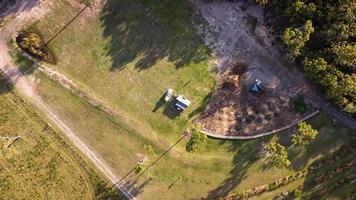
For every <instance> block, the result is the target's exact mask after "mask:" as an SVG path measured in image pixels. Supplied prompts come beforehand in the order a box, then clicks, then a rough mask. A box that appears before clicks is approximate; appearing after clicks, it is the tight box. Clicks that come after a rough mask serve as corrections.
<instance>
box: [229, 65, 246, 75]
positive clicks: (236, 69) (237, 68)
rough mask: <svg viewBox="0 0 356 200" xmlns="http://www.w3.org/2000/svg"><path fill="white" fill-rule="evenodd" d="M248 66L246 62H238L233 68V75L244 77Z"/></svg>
mask: <svg viewBox="0 0 356 200" xmlns="http://www.w3.org/2000/svg"><path fill="white" fill-rule="evenodd" d="M247 68H248V65H247V64H246V63H245V62H236V64H235V66H234V67H233V68H232V73H234V74H236V75H242V74H244V73H245V72H246V71H247Z"/></svg>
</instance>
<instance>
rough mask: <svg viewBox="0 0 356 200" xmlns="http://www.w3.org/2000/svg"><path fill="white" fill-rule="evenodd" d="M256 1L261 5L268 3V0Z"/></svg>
mask: <svg viewBox="0 0 356 200" xmlns="http://www.w3.org/2000/svg"><path fill="white" fill-rule="evenodd" d="M256 3H258V4H260V5H261V6H265V5H267V4H268V0H256Z"/></svg>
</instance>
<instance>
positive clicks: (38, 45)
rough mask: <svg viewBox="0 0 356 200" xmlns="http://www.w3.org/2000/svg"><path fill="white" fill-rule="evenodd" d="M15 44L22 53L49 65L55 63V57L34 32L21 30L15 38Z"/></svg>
mask: <svg viewBox="0 0 356 200" xmlns="http://www.w3.org/2000/svg"><path fill="white" fill-rule="evenodd" d="M16 43H17V45H18V46H19V47H20V48H21V49H22V50H23V51H25V52H26V53H28V54H30V55H31V56H33V57H35V58H37V59H39V60H43V61H46V62H48V63H51V64H56V63H57V61H56V58H55V56H54V55H53V53H52V52H51V51H50V50H49V48H48V47H47V46H46V43H45V41H44V39H43V37H42V36H41V34H39V33H38V32H37V31H35V30H32V29H26V30H22V31H21V32H20V33H19V34H18V35H17V37H16Z"/></svg>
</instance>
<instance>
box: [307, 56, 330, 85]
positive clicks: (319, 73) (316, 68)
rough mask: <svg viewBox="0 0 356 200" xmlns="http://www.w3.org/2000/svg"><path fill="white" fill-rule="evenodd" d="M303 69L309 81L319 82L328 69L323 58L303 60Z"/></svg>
mask: <svg viewBox="0 0 356 200" xmlns="http://www.w3.org/2000/svg"><path fill="white" fill-rule="evenodd" d="M303 67H304V71H305V72H306V74H307V76H308V77H309V78H310V79H313V80H316V81H320V80H321V79H322V78H323V76H324V72H325V71H327V69H328V63H327V62H326V61H325V60H324V58H315V59H309V58H307V57H306V58H304V60H303Z"/></svg>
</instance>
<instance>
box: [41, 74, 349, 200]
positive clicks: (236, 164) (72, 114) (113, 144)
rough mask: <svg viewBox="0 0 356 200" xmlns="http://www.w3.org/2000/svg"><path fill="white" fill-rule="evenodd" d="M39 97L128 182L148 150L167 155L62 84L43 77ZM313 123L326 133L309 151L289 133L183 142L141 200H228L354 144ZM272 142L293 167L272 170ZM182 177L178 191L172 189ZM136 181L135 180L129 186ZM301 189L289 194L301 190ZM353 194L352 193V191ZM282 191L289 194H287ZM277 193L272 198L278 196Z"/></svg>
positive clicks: (326, 124) (338, 130) (142, 185)
mask: <svg viewBox="0 0 356 200" xmlns="http://www.w3.org/2000/svg"><path fill="white" fill-rule="evenodd" d="M37 77H38V78H40V79H41V83H40V85H39V87H38V91H39V93H40V95H41V96H42V98H43V100H44V101H45V102H47V103H48V104H49V105H51V106H52V107H53V108H54V109H55V111H56V112H57V113H58V115H59V116H60V117H61V118H62V119H66V122H67V123H68V124H70V126H71V127H72V129H73V131H75V133H77V134H78V136H79V137H80V138H81V139H83V140H84V141H85V142H86V143H87V144H88V145H90V146H91V147H92V148H93V150H95V151H96V152H97V153H98V154H99V155H100V156H102V157H103V159H104V160H106V161H107V162H108V163H109V165H110V166H111V167H112V168H113V169H114V172H115V173H116V174H118V175H119V176H124V175H125V174H126V173H127V172H129V171H130V170H131V169H132V167H133V166H135V164H136V162H137V159H138V156H137V154H139V153H143V145H144V144H151V145H152V146H153V147H154V149H155V150H156V151H157V153H159V154H160V153H163V152H164V150H165V149H166V147H165V145H162V144H161V143H159V142H157V141H158V139H157V138H151V139H147V138H145V137H144V136H142V135H141V133H139V132H137V131H135V130H133V129H130V127H127V126H126V124H124V123H122V122H121V121H120V120H117V119H114V118H112V117H111V116H109V115H108V114H106V113H103V112H102V111H100V110H99V109H97V108H96V107H93V106H91V105H90V104H88V103H87V102H85V101H83V100H82V99H80V98H78V97H76V96H75V95H74V94H72V93H71V92H69V91H67V90H65V89H63V88H61V87H60V86H59V85H58V84H57V83H55V82H53V81H51V80H49V79H48V78H47V77H46V76H45V75H43V74H41V73H39V74H37ZM310 123H312V124H313V126H314V127H316V128H317V129H318V130H319V131H320V135H319V136H318V138H317V139H316V140H315V141H314V142H312V143H311V145H310V146H309V147H307V148H305V149H301V148H295V147H294V146H293V145H292V144H291V142H290V141H291V137H290V135H289V134H288V133H280V134H279V135H276V136H273V137H268V138H262V139H258V140H249V141H219V140H214V139H209V140H208V142H207V143H206V144H205V145H204V146H203V147H202V149H201V150H200V151H198V152H197V153H195V154H189V153H186V152H185V150H184V145H185V143H186V141H185V140H183V141H182V142H181V143H179V144H178V146H176V147H175V148H174V149H173V150H172V151H171V152H170V153H169V154H168V155H167V156H165V157H163V159H162V160H160V161H159V162H158V163H157V164H156V165H154V167H153V169H152V170H151V174H152V179H150V178H149V177H148V176H146V175H144V176H143V177H142V178H141V179H140V181H139V183H138V185H137V190H138V192H137V193H138V195H139V197H141V198H154V199H169V198H178V199H189V198H199V197H211V198H214V197H216V196H223V195H226V194H228V193H230V192H233V191H243V190H247V189H250V188H253V187H256V186H259V185H262V184H267V183H270V182H272V181H274V180H276V179H279V178H283V177H285V176H288V175H290V174H292V173H294V172H296V171H299V170H302V169H304V168H305V167H307V166H309V165H310V164H312V163H313V162H314V161H315V160H317V159H320V158H324V157H328V156H329V155H331V154H332V153H333V151H335V150H336V149H338V148H339V147H341V146H344V145H350V144H352V140H350V138H351V137H350V134H352V131H350V130H348V129H346V128H343V127H341V126H340V125H338V124H335V123H333V122H332V120H331V119H330V118H328V117H327V116H325V115H324V114H321V115H318V116H317V117H315V118H313V119H312V120H311V121H310ZM271 139H275V140H278V141H279V142H280V143H282V144H283V145H285V146H286V148H287V150H288V153H289V156H290V160H291V162H292V166H291V167H289V168H286V169H278V168H276V167H274V166H272V165H266V160H265V159H264V158H261V157H260V156H259V149H260V146H261V144H263V143H266V142H268V141H269V140H271ZM178 177H181V178H182V179H181V181H179V182H178V183H176V184H175V185H174V186H173V187H171V188H169V186H170V185H171V184H172V183H173V182H174V181H175V180H177V178H178ZM130 179H131V180H133V179H134V177H133V176H132V178H129V179H127V180H130ZM303 182H304V180H301V181H299V182H297V183H293V184H290V185H288V186H287V187H286V188H284V189H295V188H296V187H297V186H298V185H299V184H301V183H303ZM349 189H350V188H349ZM278 191H283V188H281V189H279V190H278ZM278 191H276V192H272V193H271V194H269V195H272V196H273V195H275V194H277V193H278Z"/></svg>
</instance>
